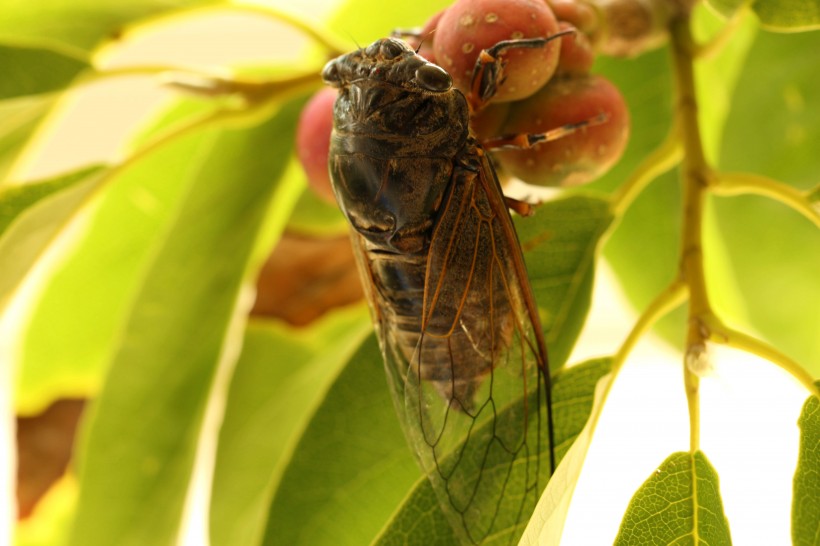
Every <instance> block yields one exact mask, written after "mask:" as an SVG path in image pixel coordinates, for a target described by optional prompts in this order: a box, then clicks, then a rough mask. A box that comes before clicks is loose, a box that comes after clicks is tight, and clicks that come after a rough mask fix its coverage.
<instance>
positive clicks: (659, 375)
mask: <svg viewBox="0 0 820 546" xmlns="http://www.w3.org/2000/svg"><path fill="white" fill-rule="evenodd" d="M602 273H603V274H602V275H599V281H598V282H597V283H596V292H595V294H596V295H595V298H594V300H593V301H594V303H593V311H592V316H591V319H590V323H589V325H588V328H587V329H585V332H584V334H583V336H582V339H581V340H579V346H583V344H584V338H587V337H589V336H590V334H593V335H595V336H596V337H598V339H599V340H601V339H602V338H607V341H606V343H607V344H608V343H611V342H612V335H613V334H614V333H615V332H618V335H621V333H623V336H625V335H626V330H627V329H628V327H629V326H631V325H632V324H634V322H635V320H636V318H637V317H636V316H635V315H634V313H632V312H629V311H627V310H626V309H627V304H626V303H625V302H624V301H623V296H621V295H620V294H619V293H618V290H617V288H616V285H615V282H614V281H613V279H612V277H611V275H612V274H611V272H609V271H603V272H602ZM619 303H620V310H618V306H619V305H618V304H619ZM601 309H605V310H606V313H605V314H601V313H599V312H598V311H600V310H601ZM606 323H608V324H609V326H604V324H606ZM607 329H608V332H607V331H605V330H607ZM622 330H623V332H621V331H622ZM623 336H621V338H620V340H619V341H617V342H616V345H615V346H613V347H611V348H610V351H609V352H610V354H611V353H612V352H614V350H615V349H617V343H620V341H622V340H623ZM600 344H601V343H599V345H600ZM709 349H710V353H709V356H710V361H711V363H712V366H713V368H714V369H713V371H712V372H711V373H709V374H707V375H706V376H705V377H703V378H702V379H701V383H700V399H701V419H700V423H701V439H700V449H701V451H703V452H704V453H705V455H706V456H707V457H708V459H709V461H710V462H711V463H712V465H713V466H714V468H715V469H716V470H717V472H718V475H719V476H720V492H721V495H722V499H723V505H724V510H725V513H726V517H727V519H728V520H729V525H730V529H731V533H732V538H733V541H734V543H735V544H743V545H752V546H754V545H760V546H764V545H765V546H771V545H774V544H790V542H791V538H790V506H791V488H792V477H793V475H794V471H795V465H796V462H797V450H798V443H799V442H798V433H799V431H798V428H797V418H798V416H799V414H800V410H801V407H802V405H803V403H804V402H805V400H806V397H807V396H808V393H807V392H806V390H805V389H804V388H803V387H802V386H801V385H800V384H799V383H797V382H796V381H794V380H793V379H792V378H791V377H790V376H789V375H787V374H786V373H785V372H783V371H782V370H780V368H778V367H777V366H775V365H774V364H772V363H770V362H768V361H765V360H763V359H760V358H758V357H756V356H754V355H750V354H748V353H745V352H741V351H738V350H734V349H729V348H726V347H723V346H715V345H712V346H710V348H709ZM600 354H606V353H603V352H602V353H600ZM589 356H591V355H589ZM571 361H572V362H579V359H578V358H577V357H574V358H573V359H572V360H571ZM682 362H683V357H682V356H681V354H680V353H678V352H676V351H674V350H672V349H671V348H670V346H669V345H667V344H665V343H663V342H662V341H660V340H658V338H656V337H655V336H654V335H652V334H650V335H649V336H646V338H645V339H644V340H643V341H642V342H641V343H639V344H638V345H637V347H636V348H635V350H634V351H633V353H632V354H631V356H630V357H629V358H628V360H627V362H626V364H625V365H624V367H623V369H622V371H621V373H620V374H619V376H618V379H617V380H616V382H615V384H614V386H613V388H612V390H611V392H610V395H609V397H608V399H607V403H606V406H605V409H604V412H603V414H602V416H601V418H600V420H599V422H598V425H597V427H596V431H595V436H594V439H593V441H592V444H591V447H590V451H589V454H588V456H587V459H586V462H585V465H584V468H583V471H582V473H581V479H580V481H579V482H578V485H577V488H576V490H575V495H574V497H573V501H572V505H571V508H570V511H569V515H568V519H567V522H566V525H565V528H564V533H563V536H562V540H561V545H562V546H586V545H590V544H612V543H613V541H614V539H615V536H616V535H617V533H618V529H619V527H620V523H621V519H622V517H623V514H624V511H625V510H626V508H627V506H628V504H629V500H630V499H631V497H632V495H633V494H634V493H635V491H636V490H637V489H638V488H639V487H640V486H641V484H642V483H643V482H644V481H645V480H646V479H647V478H649V477H650V476H651V474H652V472H653V471H654V470H655V469H656V468H657V467H658V466H660V464H661V463H662V462H663V461H664V460H665V459H666V458H667V457H668V456H669V455H671V454H672V453H673V452H675V451H687V450H688V449H689V415H688V410H687V404H686V397H685V394H684V388H683V370H682Z"/></svg>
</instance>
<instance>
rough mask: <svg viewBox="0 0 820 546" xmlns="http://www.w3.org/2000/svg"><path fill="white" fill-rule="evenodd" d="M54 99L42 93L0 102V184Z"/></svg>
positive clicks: (0, 184) (4, 179)
mask: <svg viewBox="0 0 820 546" xmlns="http://www.w3.org/2000/svg"><path fill="white" fill-rule="evenodd" d="M54 100H55V99H54V97H53V96H48V95H44V96H36V97H23V98H21V99H15V100H6V101H2V102H0V186H2V185H3V183H4V182H5V181H6V178H7V177H8V173H9V171H10V170H11V167H12V165H13V164H14V162H15V161H16V160H17V157H18V156H19V154H20V152H21V150H23V148H24V146H25V144H26V143H27V142H28V141H29V139H30V138H31V135H32V134H33V133H34V130H35V129H36V128H37V126H38V125H39V124H40V121H41V120H42V119H43V117H44V116H45V114H46V112H47V111H48V109H49V108H50V107H51V106H52V105H53V104H54Z"/></svg>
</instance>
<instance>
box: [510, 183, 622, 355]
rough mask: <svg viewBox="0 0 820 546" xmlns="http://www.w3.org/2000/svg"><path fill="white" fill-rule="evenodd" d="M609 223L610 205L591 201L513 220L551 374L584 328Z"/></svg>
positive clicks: (548, 206)
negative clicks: (543, 333) (536, 305)
mask: <svg viewBox="0 0 820 546" xmlns="http://www.w3.org/2000/svg"><path fill="white" fill-rule="evenodd" d="M611 221H612V215H611V213H610V211H609V204H608V203H607V202H606V201H604V200H601V199H597V198H593V197H569V198H566V199H559V200H556V201H550V202H547V203H544V204H543V205H541V206H540V207H538V209H537V211H536V213H535V215H534V216H532V217H529V218H520V217H518V218H516V219H515V227H516V231H517V232H518V239H519V241H520V242H521V246H522V248H523V249H524V257H525V259H526V262H527V270H528V273H529V278H530V284H531V285H532V289H533V292H534V294H535V299H536V301H537V302H538V306H539V308H540V310H541V312H542V318H541V319H542V326H543V328H544V331H545V336H546V341H547V346H548V352H549V360H550V367H551V369H552V370H553V371H555V370H557V369H558V368H560V367H561V366H562V365H563V364H564V362H566V359H567V357H569V353H570V351H571V350H572V347H573V345H574V344H575V340H576V339H577V338H578V334H579V333H580V331H581V327H582V326H583V324H584V320H585V318H586V315H587V312H588V311H589V304H590V299H591V294H592V280H593V278H594V276H595V275H594V273H595V259H596V257H597V254H598V242H599V240H600V237H601V236H602V235H603V233H604V232H605V231H606V229H607V228H608V227H609V224H610V222H611Z"/></svg>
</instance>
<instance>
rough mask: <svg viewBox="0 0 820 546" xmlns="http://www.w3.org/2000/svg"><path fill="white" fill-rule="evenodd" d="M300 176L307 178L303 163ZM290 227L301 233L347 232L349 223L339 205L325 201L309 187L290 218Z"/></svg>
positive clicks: (299, 167) (325, 233)
mask: <svg viewBox="0 0 820 546" xmlns="http://www.w3.org/2000/svg"><path fill="white" fill-rule="evenodd" d="M297 168H298V169H299V171H301V174H300V176H301V177H302V178H305V174H304V171H303V170H302V167H301V165H299V166H297ZM288 229H289V230H292V231H296V232H299V233H307V234H316V235H320V236H321V235H327V234H337V233H347V232H348V229H349V228H348V223H347V220H346V219H345V217H344V215H343V214H342V211H341V210H339V206H338V205H336V204H331V203H327V202H325V201H323V200H322V199H321V198H320V197H319V196H318V195H316V192H314V191H312V190H310V189H309V188H308V189H306V190H305V192H304V193H302V196H301V197H300V198H299V201H298V202H297V203H296V208H295V209H294V211H293V215H292V216H291V217H290V219H289V220H288Z"/></svg>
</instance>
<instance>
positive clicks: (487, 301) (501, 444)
mask: <svg viewBox="0 0 820 546" xmlns="http://www.w3.org/2000/svg"><path fill="white" fill-rule="evenodd" d="M536 45H537V44H536ZM488 76H490V78H489V79H488ZM491 76H492V71H490V70H488V71H486V72H484V78H485V80H487V81H488V83H487V84H481V85H479V86H478V87H477V88H479V87H480V88H481V89H484V90H486V93H485V94H491V93H492V89H493V88H494V86H495V85H496V84H497V82H495V81H492V78H491ZM323 78H324V81H325V82H326V83H327V84H329V85H331V86H333V87H336V88H337V89H338V91H339V94H338V97H337V99H336V103H335V105H334V128H333V133H332V136H331V145H330V156H329V168H330V173H331V181H332V184H333V189H334V192H335V194H336V198H337V200H338V202H339V205H340V207H341V209H342V211H343V212H344V214H345V216H346V217H347V219H348V221H349V223H350V227H351V237H352V241H353V247H354V250H355V254H356V256H357V261H358V264H359V269H360V273H361V277H362V281H363V284H364V286H365V292H366V294H367V297H368V300H369V303H370V307H371V310H372V317H373V322H374V324H375V328H376V332H377V335H378V338H379V341H380V344H381V349H382V352H383V355H384V361H385V368H386V371H387V376H388V383H389V384H390V388H391V390H392V392H393V395H394V401H395V405H396V409H397V411H398V414H399V416H400V420H401V422H402V424H403V427H404V430H405V433H406V435H407V437H408V440H409V442H410V444H411V445H412V447H413V448H414V450H415V452H416V454H417V456H418V459H419V461H420V463H421V466H422V467H423V469H424V471H425V472H426V474H427V476H428V477H429V478H430V481H431V482H432V484H433V487H434V489H435V491H436V494H437V496H438V499H439V502H440V504H441V506H442V508H443V510H444V512H445V513H446V514H447V516H448V518H449V519H450V521H451V523H452V525H453V528H454V529H455V530H456V533H457V535H458V536H459V539H460V540H461V541H462V542H463V543H465V544H479V543H481V542H483V541H485V540H486V539H487V538H488V537H490V536H492V537H493V538H494V539H495V538H499V537H507V539H508V540H507V541H508V542H509V541H511V540H517V537H518V536H519V535H520V534H521V532H522V530H523V525H524V524H525V523H526V521H527V520H528V519H529V516H530V514H531V513H532V510H533V508H534V507H535V504H536V502H537V500H538V497H539V495H540V493H541V490H542V489H543V487H544V485H545V484H546V481H547V479H548V478H549V474H550V472H551V471H552V467H553V466H554V460H553V458H552V445H551V443H552V442H551V438H552V419H551V409H550V379H549V368H548V362H547V350H546V346H545V342H544V337H543V333H542V329H541V325H540V322H539V317H538V309H537V306H536V303H535V299H534V297H533V293H532V289H531V288H530V284H529V281H528V278H527V271H526V267H525V263H524V258H523V255H522V251H521V247H520V245H519V241H518V238H517V235H516V232H515V228H514V226H513V222H512V219H511V216H510V212H509V209H508V203H509V201H507V200H505V197H504V195H503V193H502V190H501V186H500V184H499V180H498V177H497V175H496V172H495V170H494V168H493V164H492V162H491V159H490V157H489V156H488V153H487V151H486V150H485V149H484V148H483V147H482V145H481V143H480V142H479V141H478V140H477V138H476V137H475V135H474V134H473V133H472V132H471V129H470V123H469V122H470V115H471V106H470V102H469V99H470V97H467V96H465V95H464V94H462V93H461V92H460V91H458V90H457V89H455V88H454V87H453V84H452V80H451V77H450V75H449V74H448V73H447V72H446V71H445V70H444V69H443V68H440V67H439V66H437V65H435V64H432V63H430V62H428V61H427V60H425V59H424V58H422V57H421V56H419V55H418V54H416V52H415V51H414V49H413V48H412V47H410V46H409V45H408V44H407V43H405V42H404V41H402V40H400V39H397V38H385V39H381V40H378V41H376V42H374V43H372V44H371V45H369V46H367V47H364V48H361V49H359V50H357V51H354V52H352V53H349V54H347V55H343V56H341V57H338V58H337V59H335V60H332V61H330V62H329V63H328V64H327V66H326V67H325V69H324V72H323ZM486 98H487V97H486V96H485V97H482V98H481V99H480V100H486Z"/></svg>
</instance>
